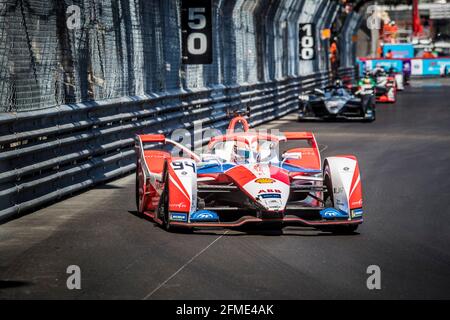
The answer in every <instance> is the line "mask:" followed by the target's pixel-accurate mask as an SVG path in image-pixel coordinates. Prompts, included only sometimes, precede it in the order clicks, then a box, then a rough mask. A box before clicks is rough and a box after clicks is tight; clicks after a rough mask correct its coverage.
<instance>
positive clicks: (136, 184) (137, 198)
mask: <svg viewBox="0 0 450 320" xmlns="http://www.w3.org/2000/svg"><path fill="white" fill-rule="evenodd" d="M138 169H139V167H138V163H137V162H136V182H135V200H136V215H137V216H138V217H144V213H143V212H142V211H140V210H139V207H140V204H141V199H140V197H139V188H140V186H139V174H138Z"/></svg>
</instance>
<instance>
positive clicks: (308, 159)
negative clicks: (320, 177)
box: [286, 148, 321, 170]
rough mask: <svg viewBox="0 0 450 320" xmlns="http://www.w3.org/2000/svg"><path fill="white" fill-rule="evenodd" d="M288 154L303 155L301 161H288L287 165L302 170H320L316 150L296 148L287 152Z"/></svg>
mask: <svg viewBox="0 0 450 320" xmlns="http://www.w3.org/2000/svg"><path fill="white" fill-rule="evenodd" d="M286 153H301V155H302V157H301V159H288V160H286V163H288V164H292V165H295V166H299V167H302V168H308V169H316V170H320V166H321V164H320V160H319V157H318V154H317V152H316V149H314V148H296V149H290V150H288V151H286Z"/></svg>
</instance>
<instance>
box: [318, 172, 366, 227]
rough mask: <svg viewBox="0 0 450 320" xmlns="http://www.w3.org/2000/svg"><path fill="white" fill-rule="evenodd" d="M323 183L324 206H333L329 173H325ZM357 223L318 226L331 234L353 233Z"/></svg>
mask: <svg viewBox="0 0 450 320" xmlns="http://www.w3.org/2000/svg"><path fill="white" fill-rule="evenodd" d="M324 167H325V170H324V171H325V172H326V171H327V170H326V169H327V165H325V166H324ZM324 176H325V179H324V184H325V186H326V188H327V192H326V193H325V194H324V202H325V207H331V208H334V197H333V184H332V182H331V178H330V177H329V175H327V174H325V173H324ZM358 226H359V225H358V224H341V225H328V226H322V227H320V230H321V231H325V232H331V233H333V234H342V235H344V234H353V233H354V232H355V231H356V229H358Z"/></svg>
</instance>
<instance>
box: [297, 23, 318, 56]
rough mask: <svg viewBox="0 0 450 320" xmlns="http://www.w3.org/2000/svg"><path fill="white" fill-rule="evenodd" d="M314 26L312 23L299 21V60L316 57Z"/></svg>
mask: <svg viewBox="0 0 450 320" xmlns="http://www.w3.org/2000/svg"><path fill="white" fill-rule="evenodd" d="M315 31H316V26H315V25H314V23H300V24H299V31H298V41H299V58H300V60H314V59H315V58H316V39H315V37H314V34H315Z"/></svg>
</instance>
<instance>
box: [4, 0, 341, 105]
mask: <svg viewBox="0 0 450 320" xmlns="http://www.w3.org/2000/svg"><path fill="white" fill-rule="evenodd" d="M0 1H2V2H1V3H0V67H1V69H0V112H20V111H28V110H36V109H43V108H49V107H54V106H58V105H61V104H71V103H78V102H84V101H90V100H104V99H111V98H117V97H122V96H133V95H144V94H150V93H160V92H163V91H177V90H180V89H187V90H189V89H195V88H204V87H210V86H214V85H217V84H225V85H228V84H244V83H256V82H258V81H269V80H273V79H282V78H285V77H286V76H288V75H291V76H295V75H304V74H310V73H313V72H315V71H317V70H318V69H319V68H321V69H326V68H327V65H326V63H325V62H324V61H322V62H321V63H320V64H319V62H318V61H317V62H315V64H314V63H312V62H300V61H298V52H297V51H298V43H297V39H298V23H299V22H310V21H316V20H318V19H322V20H323V19H325V18H326V17H328V16H329V15H328V13H325V12H322V11H327V10H325V9H327V8H332V7H335V5H329V4H327V3H329V1H312V0H212V5H213V12H212V17H213V20H214V21H213V57H214V59H213V63H212V64H211V65H203V66H202V65H188V66H186V65H181V31H180V30H181V27H180V2H181V0H151V1H150V0H49V1H43V0H0ZM320 8H322V9H323V10H319V9H320ZM77 10H78V15H79V19H77V18H78V16H77ZM75 22H76V23H75ZM74 23H75V24H74ZM325 24H328V22H327V23H325ZM319 25H320V26H322V25H323V23H321V24H319ZM317 33H319V32H318V31H317ZM319 49H320V48H319ZM319 56H321V55H320V54H319ZM322 58H323V59H326V55H324V57H322Z"/></svg>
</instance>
